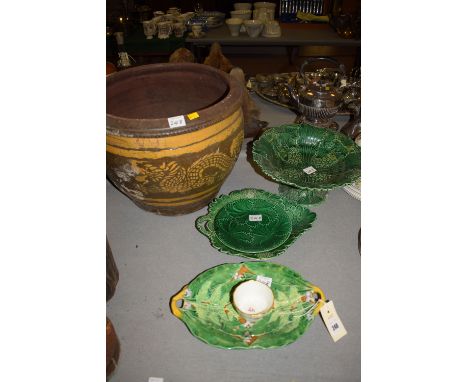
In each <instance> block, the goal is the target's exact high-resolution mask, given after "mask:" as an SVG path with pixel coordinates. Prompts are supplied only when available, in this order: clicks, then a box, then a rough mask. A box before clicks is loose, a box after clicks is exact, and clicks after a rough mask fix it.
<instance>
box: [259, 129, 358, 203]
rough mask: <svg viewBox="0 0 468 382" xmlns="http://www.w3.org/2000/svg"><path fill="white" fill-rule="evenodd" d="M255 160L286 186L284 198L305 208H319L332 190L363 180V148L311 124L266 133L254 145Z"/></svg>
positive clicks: (339, 135) (342, 135) (335, 133)
mask: <svg viewBox="0 0 468 382" xmlns="http://www.w3.org/2000/svg"><path fill="white" fill-rule="evenodd" d="M253 159H254V161H255V162H256V163H257V164H258V165H259V166H260V168H261V169H262V171H263V172H264V173H265V174H266V175H268V176H269V177H271V178H272V179H273V180H275V181H277V182H279V183H281V184H282V186H281V188H280V193H281V194H282V195H283V196H285V197H287V198H289V199H292V200H295V201H297V202H300V203H302V204H308V205H311V204H317V203H319V202H321V201H323V200H324V199H325V195H326V192H327V191H328V190H331V189H333V188H336V187H342V186H346V185H349V184H352V183H354V182H356V181H357V180H359V179H360V177H361V149H360V147H359V146H358V145H356V144H355V143H354V142H353V140H352V139H350V138H348V137H347V136H345V135H344V134H341V133H339V132H336V131H333V130H330V129H324V128H319V127H315V126H311V125H308V124H292V125H283V126H278V127H273V128H271V129H269V130H267V131H265V132H264V133H263V134H262V136H261V137H260V138H259V139H258V140H257V141H255V142H254V144H253ZM288 186H291V187H288Z"/></svg>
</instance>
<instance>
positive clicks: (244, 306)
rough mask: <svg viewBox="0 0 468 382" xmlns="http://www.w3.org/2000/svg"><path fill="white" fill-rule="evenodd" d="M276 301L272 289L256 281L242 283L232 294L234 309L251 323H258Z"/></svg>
mask: <svg viewBox="0 0 468 382" xmlns="http://www.w3.org/2000/svg"><path fill="white" fill-rule="evenodd" d="M274 300H275V298H274V296H273V292H272V290H271V288H270V287H269V286H268V285H265V284H263V283H261V282H260V281H256V280H249V281H244V282H242V283H240V284H239V285H237V286H236V288H235V289H234V293H233V294H232V304H233V306H234V308H235V309H236V310H237V312H238V313H239V314H240V315H241V316H242V317H243V318H245V319H246V320H247V321H250V322H254V321H257V320H259V319H260V318H262V317H263V316H264V315H265V314H266V313H268V312H269V311H270V309H271V308H272V307H273V302H274Z"/></svg>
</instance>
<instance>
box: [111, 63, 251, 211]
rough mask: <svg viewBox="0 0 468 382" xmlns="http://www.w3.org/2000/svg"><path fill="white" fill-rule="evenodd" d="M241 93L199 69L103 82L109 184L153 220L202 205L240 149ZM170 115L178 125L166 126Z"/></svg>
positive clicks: (129, 73) (162, 70) (221, 76)
mask: <svg viewBox="0 0 468 382" xmlns="http://www.w3.org/2000/svg"><path fill="white" fill-rule="evenodd" d="M241 90H242V88H241V85H240V84H238V83H237V82H236V81H235V80H234V79H231V78H230V77H229V76H228V75H227V74H225V73H223V72H221V71H219V70H217V69H214V68H211V67H209V66H206V65H201V64H154V65H144V66H138V67H135V68H131V69H128V70H125V71H121V72H118V73H114V74H111V75H109V76H108V77H107V175H108V177H109V178H110V180H111V181H112V182H113V183H114V184H115V186H116V187H117V188H119V189H120V190H121V191H122V192H123V193H124V194H125V195H127V196H128V197H129V198H130V199H132V200H133V201H134V202H135V203H136V204H137V205H138V206H140V207H141V208H144V209H146V210H149V211H152V212H156V213H159V214H163V215H179V214H185V213H189V212H193V211H196V210H198V209H200V208H202V207H204V206H205V205H207V204H208V203H209V202H210V201H211V200H212V199H213V198H214V197H215V196H216V194H217V193H218V191H219V189H220V187H221V185H222V184H223V182H224V180H225V179H226V177H227V176H228V175H229V173H230V172H231V170H232V168H233V166H234V163H235V161H236V160H237V157H238V155H239V151H240V148H241V145H242V140H243V138H244V130H243V114H242V107H241V102H242V92H241ZM175 116H182V118H183V120H184V122H185V126H179V127H170V125H169V122H170V121H169V120H168V118H171V117H175ZM182 118H181V119H182Z"/></svg>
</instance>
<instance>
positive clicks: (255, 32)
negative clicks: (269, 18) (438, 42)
mask: <svg viewBox="0 0 468 382" xmlns="http://www.w3.org/2000/svg"><path fill="white" fill-rule="evenodd" d="M244 26H245V29H247V34H248V35H249V37H253V38H256V37H258V36H260V33H262V30H263V23H262V22H261V21H260V20H244Z"/></svg>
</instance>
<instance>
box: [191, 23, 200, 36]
mask: <svg viewBox="0 0 468 382" xmlns="http://www.w3.org/2000/svg"><path fill="white" fill-rule="evenodd" d="M192 32H193V37H200V36H201V34H202V26H201V25H192Z"/></svg>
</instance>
